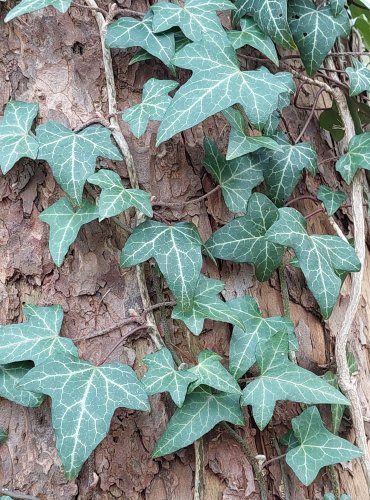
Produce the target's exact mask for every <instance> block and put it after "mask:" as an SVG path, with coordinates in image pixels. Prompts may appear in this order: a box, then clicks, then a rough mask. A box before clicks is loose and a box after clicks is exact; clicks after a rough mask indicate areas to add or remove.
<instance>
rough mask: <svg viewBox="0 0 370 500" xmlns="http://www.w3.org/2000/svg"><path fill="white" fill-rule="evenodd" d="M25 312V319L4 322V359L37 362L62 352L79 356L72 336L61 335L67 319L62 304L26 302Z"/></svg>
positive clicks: (0, 336) (0, 334) (0, 333)
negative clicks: (39, 304)
mask: <svg viewBox="0 0 370 500" xmlns="http://www.w3.org/2000/svg"><path fill="white" fill-rule="evenodd" d="M23 314H24V316H25V318H26V321H25V322H24V323H20V324H14V325H1V326H0V359H1V361H2V363H4V364H5V363H13V362H15V361H27V360H30V361H33V362H34V363H35V364H36V365H37V364H39V363H41V362H42V361H44V359H48V358H54V357H56V356H60V355H61V354H62V353H67V354H69V355H71V356H78V352H77V349H76V347H75V346H74V344H73V342H72V340H71V339H68V338H65V337H60V336H59V332H60V328H61V326H62V321H63V310H62V308H61V307H60V306H57V305H55V306H50V307H37V306H33V305H26V306H24V307H23ZM41 392H43V391H41Z"/></svg>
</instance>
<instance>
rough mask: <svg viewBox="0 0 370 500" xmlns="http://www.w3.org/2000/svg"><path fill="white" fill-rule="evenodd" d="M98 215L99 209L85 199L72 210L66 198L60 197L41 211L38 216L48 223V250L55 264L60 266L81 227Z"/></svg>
mask: <svg viewBox="0 0 370 500" xmlns="http://www.w3.org/2000/svg"><path fill="white" fill-rule="evenodd" d="M98 217H99V209H98V207H97V206H95V205H92V204H91V203H89V202H88V201H87V200H83V202H82V204H81V206H80V207H79V208H78V209H77V210H74V209H73V207H72V205H71V203H70V202H69V201H68V200H67V198H61V199H60V200H58V201H57V202H55V203H54V204H53V205H51V206H50V207H49V208H47V209H46V210H44V211H43V212H41V214H40V215H39V218H40V219H41V220H42V221H44V222H46V223H47V224H49V226H50V236H49V251H50V255H51V256H52V259H53V261H54V262H55V264H56V265H57V266H61V265H62V264H63V261H64V257H65V256H66V255H67V252H68V249H69V247H70V245H71V244H72V243H73V242H74V241H75V239H76V238H77V234H78V232H79V230H80V229H81V227H82V226H83V225H84V224H87V223H88V222H91V221H93V220H95V219H97V218H98Z"/></svg>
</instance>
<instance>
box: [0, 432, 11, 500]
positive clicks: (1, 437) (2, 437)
mask: <svg viewBox="0 0 370 500" xmlns="http://www.w3.org/2000/svg"><path fill="white" fill-rule="evenodd" d="M7 437H8V434H7V433H6V432H5V431H4V429H0V443H2V442H3V441H5V440H6V439H7ZM4 498H9V499H10V500H11V498H10V497H4Z"/></svg>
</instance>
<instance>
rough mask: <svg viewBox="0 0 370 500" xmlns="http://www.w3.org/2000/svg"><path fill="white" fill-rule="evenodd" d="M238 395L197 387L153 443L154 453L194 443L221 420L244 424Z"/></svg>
mask: <svg viewBox="0 0 370 500" xmlns="http://www.w3.org/2000/svg"><path fill="white" fill-rule="evenodd" d="M239 399H240V396H239V395H237V394H226V393H224V392H221V393H219V394H212V393H211V392H210V390H209V389H207V388H205V387H197V388H196V389H195V390H194V391H193V392H192V393H191V394H188V395H187V396H186V399H185V402H184V404H183V405H182V407H181V408H178V409H177V410H176V411H175V413H174V415H173V417H172V418H171V420H170V421H169V423H168V425H167V428H166V430H165V431H164V433H163V434H162V436H161V437H160V438H159V440H158V442H157V444H156V447H155V449H154V452H153V457H154V458H157V457H161V456H163V455H168V454H169V453H173V452H174V451H177V450H179V449H181V448H184V447H185V446H188V445H189V444H192V443H194V441H196V440H197V439H199V438H200V437H202V436H204V434H207V432H209V431H210V430H211V429H213V427H215V425H217V424H218V423H220V422H222V421H223V420H225V421H226V422H231V423H232V424H236V425H243V424H244V416H243V413H242V411H241V409H240V405H239Z"/></svg>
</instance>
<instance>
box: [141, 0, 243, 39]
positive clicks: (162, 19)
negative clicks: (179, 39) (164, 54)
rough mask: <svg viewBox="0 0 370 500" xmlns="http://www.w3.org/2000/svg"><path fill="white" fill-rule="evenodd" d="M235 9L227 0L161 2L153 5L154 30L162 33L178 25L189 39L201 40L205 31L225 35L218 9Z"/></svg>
mask: <svg viewBox="0 0 370 500" xmlns="http://www.w3.org/2000/svg"><path fill="white" fill-rule="evenodd" d="M230 9H231V10H234V9H235V5H234V4H232V3H231V2H229V1H227V0H185V3H184V6H179V5H176V4H173V3H169V2H160V3H157V4H155V5H153V6H152V7H151V10H152V12H153V32H154V33H161V32H163V31H166V30H168V29H171V28H173V27H174V26H178V27H179V28H181V31H182V32H183V33H184V35H185V36H186V37H187V38H189V40H193V41H197V42H198V41H199V40H201V39H202V37H203V35H204V33H208V34H212V35H215V36H217V37H219V36H221V37H223V36H225V31H224V29H223V27H222V25H221V23H220V20H219V18H218V16H217V14H216V11H223V10H230Z"/></svg>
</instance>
